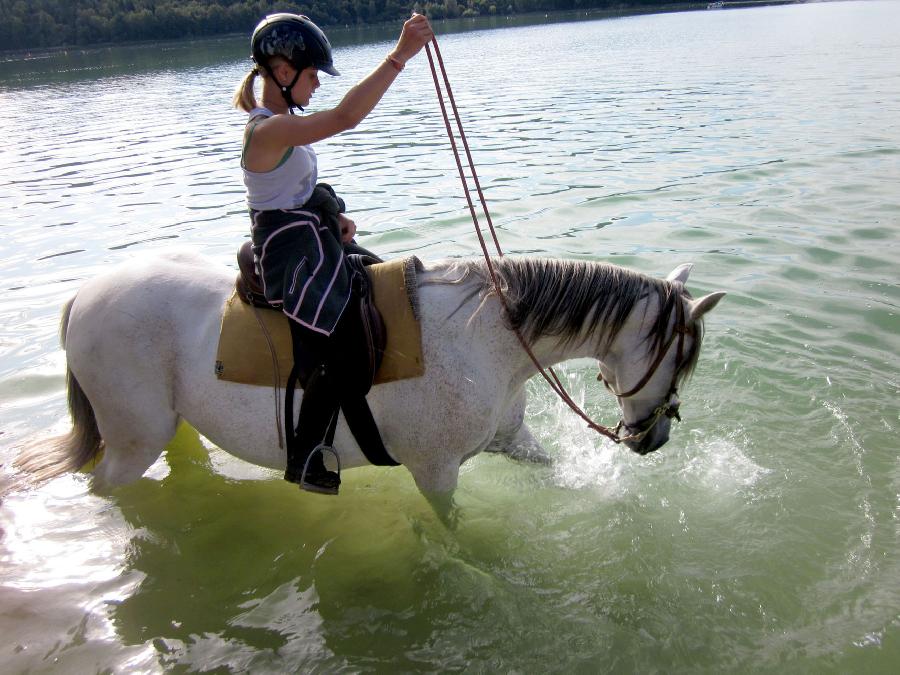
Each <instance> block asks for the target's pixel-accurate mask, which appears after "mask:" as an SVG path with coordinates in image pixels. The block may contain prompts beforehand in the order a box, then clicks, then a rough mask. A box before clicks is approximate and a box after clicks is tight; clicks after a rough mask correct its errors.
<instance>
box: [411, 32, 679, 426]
mask: <svg viewBox="0 0 900 675" xmlns="http://www.w3.org/2000/svg"><path fill="white" fill-rule="evenodd" d="M432 46H433V47H434V55H435V56H434V57H433V56H432V54H431V47H432ZM425 52H426V53H427V54H428V64H429V65H430V66H431V76H432V79H433V80H434V89H435V92H436V94H437V99H438V103H439V104H440V106H441V114H442V115H443V118H444V126H445V127H446V129H447V137H448V138H449V139H450V146H451V148H452V149H453V156H454V158H455V159H456V168H457V170H458V171H459V179H460V181H461V182H462V187H463V193H464V194H465V197H466V202H467V203H468V205H469V213H470V215H471V216H472V222H473V223H474V225H475V233H476V234H477V235H478V243H479V244H480V245H481V252H482V253H483V254H484V260H485V262H486V264H487V269H488V273H489V274H490V276H491V283H492V284H493V286H494V291H495V292H496V294H497V296H498V297H499V298H500V303H501V305H502V306H503V309H504V311H505V312H506V313H507V315H510V310H509V305H508V303H507V300H506V296H505V295H504V294H503V290H502V288H501V287H500V281H499V280H498V279H497V272H496V270H495V269H494V265H493V263H492V262H491V255H490V253H489V251H488V247H487V243H486V242H485V239H484V235H483V234H482V232H481V226H480V225H479V223H478V215H477V214H476V212H475V205H474V204H473V203H472V195H471V193H470V190H469V184H468V182H467V181H466V175H465V172H464V171H463V165H462V160H461V159H460V156H459V149H458V148H457V146H456V139H455V137H454V135H453V129H452V128H451V126H450V119H449V117H448V115H447V107H446V105H445V104H444V96H443V93H442V91H441V86H440V82H439V81H438V73H437V68H435V57H436V58H437V63H438V67H439V68H440V71H441V78H442V79H443V81H444V87H445V89H446V91H447V98H448V99H449V100H450V106H451V107H452V109H453V117H454V119H455V120H456V127H457V129H459V137H460V140H461V141H462V144H463V148H464V150H465V153H466V160H467V161H468V165H469V170H470V171H471V173H472V179H473V182H474V183H475V189H476V191H477V192H478V199H479V201H480V202H481V208H482V209H483V211H484V216H485V219H486V220H487V224H488V228H489V229H490V232H491V237H492V238H493V240H494V246H495V248H496V249H497V255H498V256H499V257H503V251H502V250H501V248H500V241H499V240H498V239H497V232H496V230H495V229H494V224H493V222H492V221H491V214H490V211H489V210H488V207H487V202H486V200H485V198H484V193H483V192H482V190H481V184H480V182H479V181H478V174H477V173H476V171H475V162H474V161H473V159H472V153H471V151H470V150H469V142H468V141H467V140H466V133H465V131H463V126H462V120H461V119H460V116H459V111H458V110H457V108H456V99H454V97H453V90H452V89H451V87H450V80H449V78H448V77H447V69H446V68H445V67H444V59H443V58H442V57H441V50H440V48H439V47H438V43H437V38H436V37H433V38H432V39H431V45H429V44H426V45H425ZM514 332H515V334H516V337H517V338H518V340H519V343H520V344H521V345H522V348H523V349H524V350H525V353H526V354H528V357H529V358H530V359H531V361H532V363H534V365H535V366H536V367H537V369H538V372H539V373H540V374H541V376H543V378H544V379H545V380H546V381H547V383H548V384H549V385H550V388H551V389H552V390H553V391H554V392H555V393H556V395H557V396H559V397H560V398H561V399H562V401H563V402H564V403H565V404H566V405H567V406H569V408H570V409H571V410H572V411H573V412H574V413H575V414H576V415H578V416H579V417H580V418H581V419H583V420H584V421H585V422H587V425H588V427H589V428H591V429H593V430H594V431H596V432H597V433H599V434H601V435H603V436H606V437H607V438H609V439H610V440H611V441H613V442H614V443H622V442H624V441H639V440H640V439H642V438H643V437H644V436H646V435H647V434H648V433H649V432H650V430H651V429H652V428H653V427H654V426H655V425H656V422H657V421H658V420H659V419H660V418H661V417H662V416H663V415H665V416H667V417H675V418H677V419H679V420H680V419H681V418H680V417H679V416H678V403H677V402H676V403H675V404H670V403H669V401H670V400H671V398H672V395H673V394H675V393H676V387H675V380H676V376H677V373H678V365H679V364H680V362H681V358H682V347H683V344H684V335H685V333H687V332H688V330H687V328H686V326H685V324H684V308H683V307H682V306H681V304H680V303H679V304H678V319H677V322H676V325H675V327H674V329H673V331H672V336H671V337H670V338H669V340H668V342H667V343H666V345H665V347H664V348H663V349H662V350H661V351H660V353H659V356H657V358H656V361H655V362H654V363H653V365H652V366H651V367H650V369H649V370H648V371H647V373H646V374H645V375H644V377H643V378H642V379H641V381H640V382H639V383H638V385H637V386H635V387H634V388H632V389H631V390H630V391H628V392H626V393H625V394H621V395H620V394H616V393H615V392H614V391H613V392H612V393H613V394H615V395H616V396H617V397H619V398H627V397H629V396H633V395H634V394H636V393H637V392H638V391H640V390H641V389H643V387H644V386H645V385H646V384H647V382H649V381H650V378H651V377H653V374H654V373H655V372H656V369H657V368H659V366H660V364H661V363H662V360H663V357H664V356H665V354H666V353H667V352H668V350H669V347H671V345H672V342H673V340H674V339H675V336H676V335H679V341H678V361H677V363H676V368H675V373H674V374H673V375H672V384H671V386H670V387H669V393H668V394H667V395H666V398H665V400H664V401H663V403H662V404H660V405H659V406H657V408H656V409H654V411H653V412H652V413H651V414H650V415H649V416H648V417H647V418H646V419H644V420H641V421H640V422H638V423H637V424H635V425H629V424H627V423H626V422H625V420H624V418H623V419H620V420H619V423H618V424H617V425H616V427H615V428H614V429H610V428H609V427H606V426H604V425H602V424H599V423H597V422H595V421H594V420H592V419H591V418H590V416H589V415H588V414H587V413H586V412H584V410H582V409H581V407H580V406H579V405H578V404H577V403H576V402H575V401H574V400H573V399H572V397H571V396H570V395H569V393H568V392H567V391H566V389H565V387H564V386H563V383H562V381H561V380H560V379H559V376H558V375H557V374H556V372H555V371H554V370H553V368H552V367H550V366H548V367H546V368H545V367H544V366H542V365H541V363H540V361H538V358H537V356H535V354H534V352H533V351H532V349H531V347H530V346H529V345H528V343H527V342H526V341H525V338H524V337H522V334H521V332H520V331H519V330H518V329H516V330H515V331H514ZM598 379H602V377H600V376H598ZM604 384H606V383H605V382H604ZM606 386H607V388H608V389H610V387H609V385H608V384H607V385H606ZM610 391H612V389H610ZM623 427H624V428H625V429H626V430H628V429H637V432H636V433H633V434H629V435H627V436H620V435H619V431H620V430H621V429H622V428H623Z"/></svg>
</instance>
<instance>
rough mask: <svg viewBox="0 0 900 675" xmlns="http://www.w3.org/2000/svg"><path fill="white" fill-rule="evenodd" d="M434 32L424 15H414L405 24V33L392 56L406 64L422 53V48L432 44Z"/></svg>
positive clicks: (402, 34) (401, 34)
mask: <svg viewBox="0 0 900 675" xmlns="http://www.w3.org/2000/svg"><path fill="white" fill-rule="evenodd" d="M433 37H434V31H433V30H432V29H431V24H430V23H429V22H428V18H427V17H426V16H425V15H424V14H413V15H412V16H411V17H410V18H409V19H407V20H406V23H404V24H403V32H402V33H400V39H399V40H397V46H396V47H394V51H392V52H391V56H392V57H393V58H395V59H397V60H398V61H400V62H401V63H406V62H407V61H409V60H410V59H411V58H412V57H414V56H415V55H416V54H418V53H419V52H420V51H422V47H424V46H425V45H426V44H428V43H429V42H431V38H433Z"/></svg>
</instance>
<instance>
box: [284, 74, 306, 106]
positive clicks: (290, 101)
mask: <svg viewBox="0 0 900 675" xmlns="http://www.w3.org/2000/svg"><path fill="white" fill-rule="evenodd" d="M299 79H300V71H299V70H298V71H297V74H296V75H294V79H293V80H291V83H290V84H289V85H287V86H286V87H284V86H283V87H281V95H282V96H283V97H284V102H285V103H287V107H288V112H289V113H290V114H291V115H293V114H294V108H299V109H300V111H301V112H302V111H303V106H300V105H297V104H296V103H294V97H293V95H292V94H291V90H292V89H293V88H294V85H295V84H297V80H299Z"/></svg>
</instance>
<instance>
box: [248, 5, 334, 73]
mask: <svg viewBox="0 0 900 675" xmlns="http://www.w3.org/2000/svg"><path fill="white" fill-rule="evenodd" d="M250 50H251V54H252V56H253V60H254V61H255V62H256V63H257V65H259V66H260V67H262V68H265V69H266V70H269V59H270V58H272V57H273V56H282V57H284V58H285V59H287V60H288V62H289V63H290V64H291V65H292V66H294V68H296V69H297V70H298V71H301V70H303V69H304V68H309V67H311V66H312V67H314V68H318V69H319V70H322V71H325V72H326V73H328V74H329V75H340V73H339V72H338V71H337V69H336V68H335V67H334V64H333V62H332V59H331V43H330V42H328V38H327V37H325V33H323V32H322V30H321V29H320V28H319V27H318V26H317V25H316V24H314V23H313V22H312V21H310V20H309V17H306V16H303V15H302V14H287V13H281V14H270V15H268V16H267V17H266V18H265V19H263V20H262V21H260V22H259V25H257V26H256V29H255V30H254V31H253V37H252V38H250Z"/></svg>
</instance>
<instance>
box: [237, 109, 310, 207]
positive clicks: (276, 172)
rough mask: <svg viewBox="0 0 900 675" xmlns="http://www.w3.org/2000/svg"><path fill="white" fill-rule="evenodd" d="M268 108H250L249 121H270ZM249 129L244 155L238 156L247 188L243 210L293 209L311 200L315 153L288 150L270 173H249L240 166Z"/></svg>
mask: <svg viewBox="0 0 900 675" xmlns="http://www.w3.org/2000/svg"><path fill="white" fill-rule="evenodd" d="M274 114H275V113H273V112H272V111H271V110H269V109H268V108H254V109H253V110H251V111H250V119H251V120H253V119H254V118H256V117H272V115H274ZM252 135H253V129H251V130H250V132H249V133H248V134H247V140H246V141H245V142H244V152H243V153H241V169H243V172H244V185H245V186H246V187H247V206H249V207H250V208H251V209H254V210H256V211H274V210H276V209H296V208H298V207H300V206H303V204H305V203H306V201H307V200H308V199H309V198H310V197H311V196H312V193H313V189H314V188H315V187H316V181H317V179H318V166H317V163H316V152H315V150H313V149H312V146H311V145H297V146H294V147H293V148H289V149H288V151H287V152H286V153H285V155H284V157H282V158H281V161H280V162H279V163H278V166H276V167H275V168H274V169H272V170H271V171H262V172H257V171H249V170H248V169H247V168H246V167H245V166H244V153H246V152H247V147H248V146H249V144H250V137H251V136H252Z"/></svg>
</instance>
